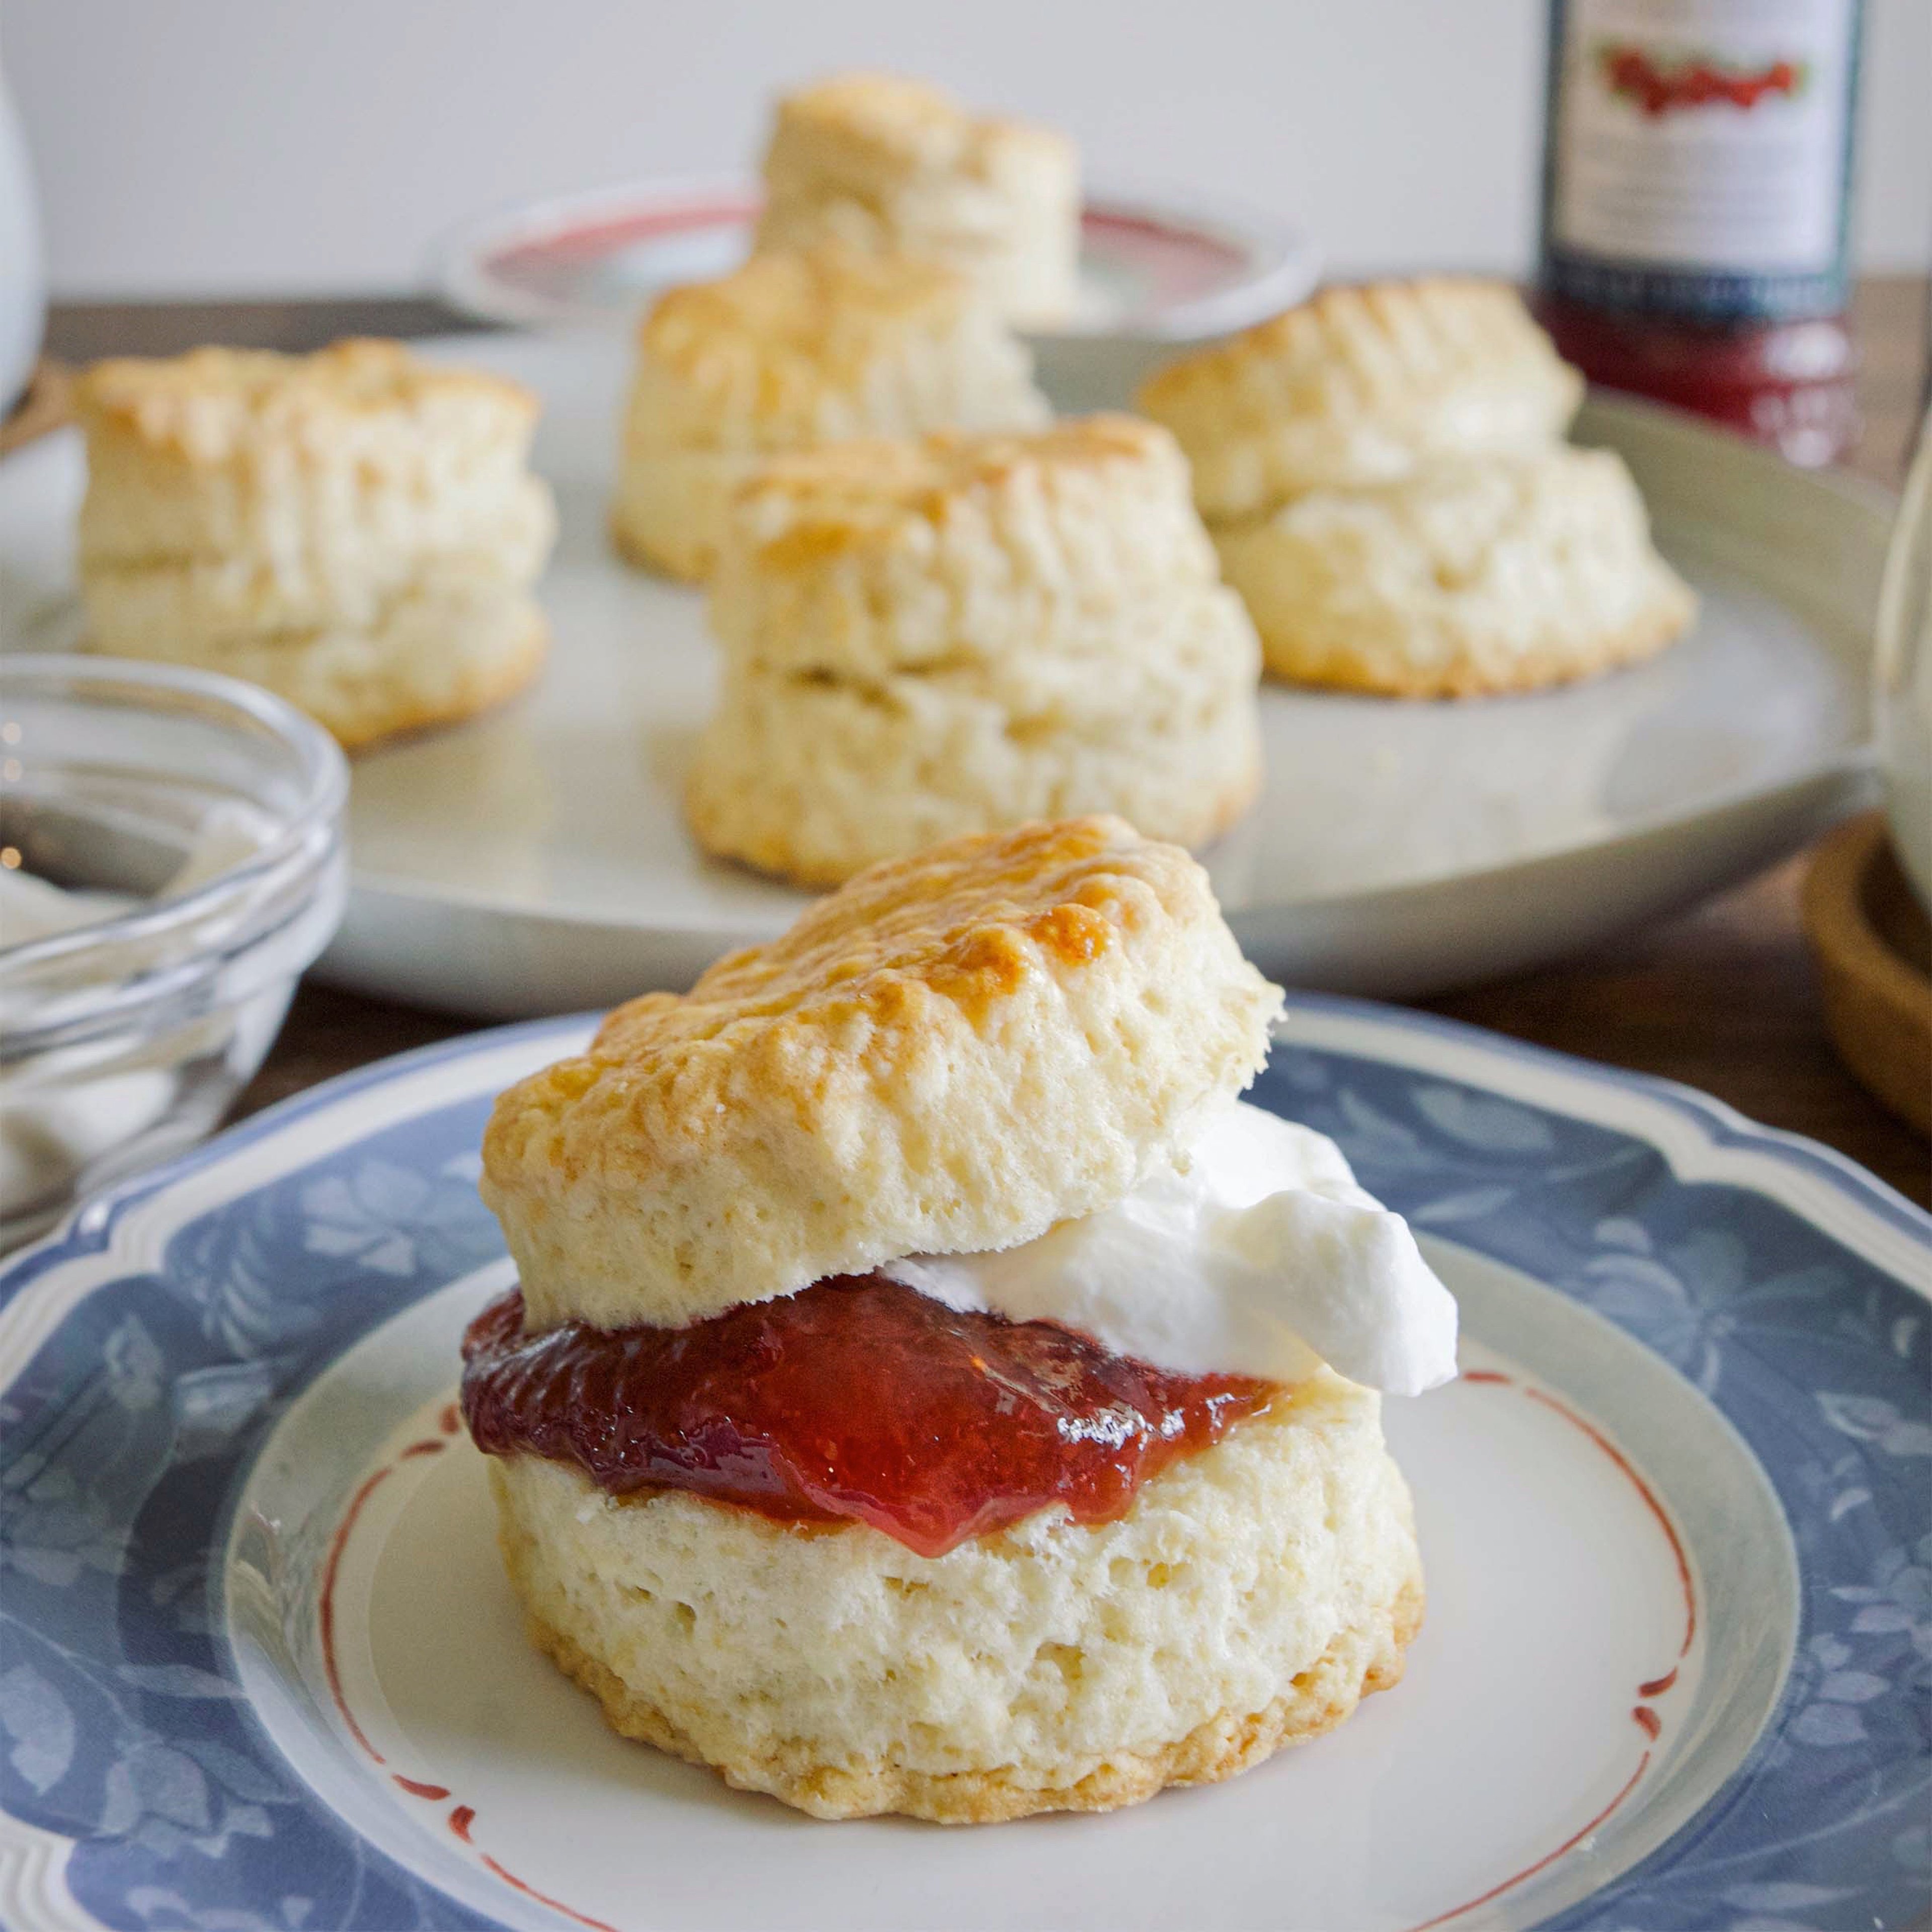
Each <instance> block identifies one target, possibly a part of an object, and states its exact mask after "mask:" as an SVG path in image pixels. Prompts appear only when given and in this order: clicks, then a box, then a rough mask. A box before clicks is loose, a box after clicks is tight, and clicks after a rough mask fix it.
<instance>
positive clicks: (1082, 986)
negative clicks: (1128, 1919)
mask: <svg viewBox="0 0 1932 1932" xmlns="http://www.w3.org/2000/svg"><path fill="white" fill-rule="evenodd" d="M1279 1000H1280V995H1279V994H1278V993H1277V991H1276V989H1274V988H1272V987H1271V986H1268V985H1267V983H1266V982H1265V981H1264V980H1262V979H1261V978H1260V976H1259V975H1258V974H1255V973H1254V972H1253V969H1252V968H1250V967H1248V966H1247V964H1246V962H1244V961H1243V960H1242V959H1241V956H1240V954H1239V952H1238V949H1237V948H1236V947H1235V945H1234V942H1233V941H1232V936H1231V935H1229V934H1228V932H1227V929H1226V925H1225V923H1224V922H1223V920H1222V919H1221V917H1220V912H1219V909H1218V907H1216V906H1215V904H1214V900H1213V898H1212V895H1211V892H1209V890H1208V886H1207V884H1206V882H1205V877H1203V876H1202V874H1200V871H1199V868H1198V867H1197V866H1196V865H1194V864H1193V861H1192V860H1190V859H1188V858H1187V856H1186V855H1185V854H1184V853H1181V852H1180V851H1178V850H1176V849H1175V848H1172V847H1162V846H1160V845H1157V844H1151V843H1150V842H1149V841H1145V840H1143V839H1142V838H1139V836H1138V835H1136V834H1135V833H1133V832H1132V831H1131V830H1130V829H1128V828H1127V826H1124V825H1123V824H1121V823H1119V822H1118V820H1104V819H1102V820H1075V821H1069V822H1063V823H1055V824H1043V825H1037V826H1027V827H1023V828H1022V829H1019V831H1017V832H1009V833H1004V834H999V835H986V836H982V837H977V838H965V839H960V840H957V841H953V842H952V843H951V844H948V845H947V846H944V847H938V848H935V850H932V851H931V852H929V853H926V854H924V855H922V856H920V857H919V858H918V859H913V860H906V861H897V862H892V863H889V864H887V865H880V866H877V867H875V868H872V870H871V871H868V872H867V873H865V874H862V875H861V876H860V877H859V878H857V879H856V880H853V882H852V883H850V885H849V886H847V887H845V888H844V889H842V890H841V892H838V893H835V894H834V895H832V896H831V897H830V898H828V899H826V900H825V901H821V902H820V904H818V905H817V906H815V907H813V908H812V909H811V910H809V911H808V913H806V914H805V916H803V917H802V919H801V920H800V921H799V924H798V925H797V926H795V927H794V928H793V930H792V932H790V933H789V934H787V935H785V936H784V938H781V939H779V940H778V941H774V942H772V944H769V945H768V946H766V947H759V948H754V949H751V950H748V951H747V952H745V953H739V954H736V955H733V956H730V958H728V959H725V960H723V961H721V962H719V963H718V965H717V966H715V967H714V968H712V969H711V971H709V973H707V974H706V975H704V976H703V978H701V979H700V980H699V981H698V983H697V985H696V986H694V988H693V989H692V990H691V992H690V993H689V994H688V995H685V996H683V997H682V998H676V997H673V996H670V995H649V996H647V997H646V998H645V999H643V1000H641V1001H636V1002H634V1003H633V1004H632V1005H631V1006H630V1007H626V1008H623V1009H620V1010H619V1012H618V1013H616V1014H613V1016H611V1018H610V1020H608V1021H607V1022H606V1023H605V1025H604V1028H603V1029H602V1030H601V1032H600V1033H599V1034H598V1037H597V1038H596V1040H595V1041H594V1042H593V1043H592V1046H591V1048H590V1049H589V1052H587V1053H586V1054H585V1055H582V1056H580V1057H578V1058H575V1059H573V1060H571V1061H565V1062H563V1063H561V1064H559V1066H558V1067H553V1068H551V1069H550V1070H547V1071H546V1072H545V1073H542V1074H539V1075H538V1076H535V1077H534V1078H533V1079H532V1080H530V1081H526V1082H523V1083H522V1085H520V1086H519V1087H517V1088H512V1089H511V1091H509V1093H508V1094H505V1096H504V1097H502V1100H500V1101H499V1103H498V1107H497V1110H496V1116H495V1118H494V1119H493V1122H492V1124H491V1127H490V1131H489V1134H488V1136H487V1138H486V1143H485V1178H484V1193H485V1196H486V1198H487V1199H489V1200H490V1204H491V1205H492V1206H493V1208H496V1211H497V1212H498V1213H499V1216H501V1217H502V1219H503V1220H504V1225H505V1230H506V1232H508V1234H509V1236H510V1239H511V1247H512V1251H513V1253H515V1254H516V1255H517V1259H518V1261H519V1262H520V1264H521V1265H523V1268H524V1274H523V1286H522V1288H521V1289H520V1291H518V1292H513V1293H512V1294H511V1295H507V1296H505V1297H503V1298H501V1299H499V1301H497V1302H496V1303H494V1304H492V1305H491V1306H490V1307H488V1308H487V1309H486V1310H484V1311H483V1312H482V1313H481V1315H480V1316H478V1318H477V1319H476V1320H475V1322H474V1323H473V1324H472V1327H471V1329H470V1331H469V1334H468V1336H467V1337H466V1341H465V1345H464V1355H465V1369H464V1376H463V1412H464V1415H465V1418H466V1421H467V1422H468V1424H469V1430H470V1432H471V1434H472V1437H473V1438H474V1439H475V1441H476V1442H477V1444H478V1446H479V1447H480V1448H482V1449H483V1450H484V1452H485V1453H486V1454H487V1455H488V1456H489V1457H490V1458H491V1474H492V1484H493V1489H494V1491H495V1494H496V1501H497V1505H498V1508H499V1522H500V1533H501V1540H502V1547H503V1551H504V1555H505V1562H506V1564H507V1566H508V1571H509V1574H510V1577H511V1582H512V1584H513V1586H514V1588H515V1589H516V1591H517V1594H518V1595H519V1597H520V1599H521V1601H522V1603H523V1607H524V1610H525V1613H526V1620H527V1624H528V1628H529V1634H530V1636H531V1638H532V1641H533V1642H534V1643H535V1644H536V1646H538V1648H539V1649H541V1650H543V1651H544V1652H545V1653H546V1654H547V1655H550V1657H552V1658H553V1659H554V1660H555V1661H556V1663H557V1664H558V1665H559V1667H560V1668H562V1670H564V1671H565V1673H567V1674H568V1675H569V1676H571V1677H572V1678H573V1679H575V1680H576V1681H577V1682H578V1683H580V1685H583V1687H584V1688H586V1689H587V1690H589V1691H591V1692H592V1694H593V1695H595V1697H597V1698H598V1700H599V1701H600V1703H601V1705H602V1706H603V1708H604V1712H605V1714H606V1715H607V1718H608V1719H609V1720H610V1723H611V1724H612V1725H613V1727H615V1728H616V1730H619V1732H621V1733H623V1734H625V1735H626V1736H631V1737H634V1738H637V1739H641V1740H643V1741H644V1742H649V1743H651V1744H653V1745H657V1746H658V1748H661V1749H664V1750H666V1751H671V1752H673V1753H676V1754H679V1755H680V1756H682V1757H685V1758H687V1759H689V1760H691V1761H693V1762H695V1763H702V1764H706V1765H708V1766H711V1767H712V1768H713V1769H715V1770H717V1771H718V1772H719V1773H720V1774H721V1775H722V1776H723V1777H724V1779H725V1780H726V1781H727V1782H728V1783H730V1784H733V1785H734V1786H737V1787H741V1788H743V1789H745V1790H754V1791H760V1792H765V1793H770V1794H772V1796H776V1797H778V1798H779V1799H782V1800H784V1802H787V1804H790V1805H793V1806H796V1807H797V1808H799V1809H802V1810H803V1811H807V1812H809V1813H811V1814H814V1815H817V1816H819V1817H834V1818H836V1817H862V1816H869V1815H874V1814H880V1813H888V1812H896V1813H901V1814H908V1815H911V1816H915V1817H923V1818H927V1819H931V1820H938V1821H940V1822H944V1823H976V1822H989V1821H992V1820H1000V1819H1005V1818H1011V1817H1021V1816H1024V1815H1025V1814H1028V1813H1031V1812H1036V1811H1054V1810H1094V1811H1099V1810H1109V1809H1112V1808H1115V1807H1118V1806H1119V1805H1126V1804H1130V1803H1134V1802H1139V1801H1140V1800H1142V1799H1145V1798H1148V1797H1150V1796H1153V1795H1154V1793H1156V1792H1157V1791H1158V1790H1160V1789H1162V1788H1163V1787H1164V1786H1166V1785H1167V1784H1191V1783H1202V1782H1207V1781H1213V1780H1215V1779H1218V1778H1225V1777H1227V1776H1230V1775H1233V1774H1234V1773H1235V1772H1238V1771H1240V1770H1242V1769H1246V1768H1247V1766H1250V1765H1251V1764H1253V1763H1256V1762H1259V1760H1261V1759H1262V1758H1263V1757H1266V1756H1267V1755H1268V1754H1270V1753H1271V1752H1272V1751H1274V1750H1276V1749H1277V1748H1280V1746H1282V1745H1285V1744H1287V1743H1290V1742H1297V1741H1299V1740H1301V1739H1305V1738H1308V1737H1312V1736H1316V1735H1319V1733H1322V1732H1323V1731H1325V1730H1328V1729H1330V1728H1332V1727H1333V1726H1334V1725H1335V1724H1338V1723H1340V1721H1342V1720H1343V1719H1344V1718H1346V1716H1347V1715H1349V1713H1350V1712H1351V1711H1352V1710H1353V1709H1354V1708H1355V1705H1356V1703H1358V1701H1359V1700H1360V1699H1361V1697H1363V1696H1364V1695H1365V1694H1367V1692H1369V1691H1373V1690H1378V1689H1381V1688H1386V1687H1387V1686H1388V1685H1391V1684H1393V1683H1394V1682H1396V1681H1397V1679H1398V1678H1399V1677H1400V1675H1401V1672H1402V1668H1403V1654H1404V1651H1405V1649H1406V1646H1407V1645H1408V1643H1409V1641H1410V1640H1411V1639H1412V1637H1413V1636H1414V1634H1415V1631H1416V1630H1417V1628H1418V1627H1419V1624H1420V1622H1421V1610H1422V1583H1421V1571H1420V1566H1419V1562H1418V1556H1417V1551H1416V1544H1415V1532H1414V1527H1413V1523H1412V1514H1411V1508H1410V1503H1409V1496H1408V1492H1407V1490H1406V1487H1405V1486H1404V1484H1403V1481H1402V1478H1401V1477H1400V1474H1399V1473H1398V1472H1397V1470H1396V1469H1395V1466H1394V1463H1393V1462H1392V1461H1391V1460H1390V1458H1389V1457H1388V1452H1387V1450H1386V1448H1385V1446H1384V1445H1383V1442H1382V1433H1381V1426H1380V1406H1379V1397H1377V1396H1376V1394H1374V1393H1373V1391H1371V1390H1370V1389H1367V1388H1363V1387H1361V1386H1359V1385H1357V1384H1356V1383H1355V1382H1350V1381H1348V1380H1346V1379H1344V1378H1343V1376H1340V1375H1339V1374H1337V1373H1334V1372H1333V1371H1331V1370H1329V1369H1328V1368H1326V1367H1322V1365H1321V1364H1319V1362H1316V1361H1312V1360H1311V1362H1310V1369H1309V1372H1307V1373H1303V1374H1301V1375H1298V1376H1296V1377H1295V1378H1294V1379H1292V1380H1289V1381H1285V1382H1284V1381H1277V1380H1274V1379H1269V1378H1267V1377H1263V1376H1255V1375H1252V1374H1244V1373H1201V1372H1199V1371H1198V1370H1190V1371H1188V1372H1182V1371H1180V1370H1172V1369H1164V1368H1161V1367H1156V1366H1154V1365H1153V1364H1150V1363H1149V1362H1147V1361H1142V1360H1138V1359H1136V1358H1133V1357H1130V1356H1129V1355H1124V1354H1122V1353H1118V1352H1113V1351H1112V1350H1111V1349H1109V1347H1108V1346H1106V1345H1105V1344H1104V1343H1103V1342H1102V1341H1100V1340H1097V1339H1096V1338H1095V1337H1093V1336H1091V1335H1088V1334H1085V1333H1082V1332H1079V1331H1077V1330H1076V1328H1073V1327H1072V1326H1071V1325H1058V1324H1055V1323H1054V1322H1049V1321H1045V1320H1037V1319H1007V1316H1004V1315H1002V1314H1000V1313H994V1312H992V1310H990V1309H977V1308H962V1307H953V1306H949V1305H948V1304H947V1303H946V1302H945V1301H942V1300H941V1299H939V1298H937V1297H936V1296H935V1295H931V1294H928V1293H925V1292H921V1291H920V1290H919V1289H918V1288H917V1287H915V1286H910V1285H908V1282H907V1280H904V1279H894V1278H892V1277H893V1275H895V1274H904V1270H905V1268H906V1267H907V1265H908V1264H907V1262H906V1261H905V1259H904V1258H905V1257H907V1256H920V1255H926V1256H944V1255H947V1254H957V1255H965V1256H973V1255H975V1254H986V1253H992V1252H993V1251H996V1250H997V1251H1004V1250H1010V1249H1013V1248H1016V1247H1019V1246H1020V1245H1021V1244H1026V1243H1028V1242H1030V1241H1034V1240H1035V1239H1036V1238H1037V1237H1038V1236H1040V1235H1043V1234H1044V1233H1045V1232H1046V1230H1047V1229H1048V1228H1049V1227H1050V1226H1053V1225H1054V1224H1055V1223H1061V1222H1065V1221H1067V1220H1069V1219H1070V1218H1072V1217H1081V1216H1085V1215H1088V1214H1092V1213H1094V1211H1104V1210H1106V1209H1108V1208H1110V1207H1111V1206H1112V1204H1114V1203H1116V1202H1118V1201H1120V1200H1121V1198H1122V1197H1123V1196H1125V1195H1126V1194H1127V1193H1128V1192H1129V1191H1130V1190H1132V1189H1133V1188H1134V1187H1136V1184H1138V1183H1139V1181H1140V1180H1141V1178H1142V1175H1143V1174H1144V1173H1145V1172H1146V1171H1148V1169H1150V1168H1151V1167H1154V1166H1160V1163H1162V1162H1163V1160H1165V1159H1166V1158H1167V1157H1168V1155H1167V1153H1166V1151H1167V1150H1168V1149H1169V1148H1171V1147H1172V1145H1175V1143H1176V1142H1177V1139H1178V1138H1184V1136H1185V1134H1186V1133H1187V1130H1188V1123H1189V1122H1190V1121H1192V1120H1193V1119H1194V1118H1196V1117H1197V1116H1198V1115H1199V1114H1200V1112H1201V1111H1202V1109H1204V1108H1210V1107H1212V1106H1215V1105H1217V1104H1221V1103H1225V1102H1226V1101H1229V1100H1232V1096H1233V1095H1234V1094H1235V1093H1236V1092H1237V1091H1238V1090H1239V1088H1241V1087H1242V1086H1244V1085H1246V1084H1247V1081H1248V1080H1249V1079H1251V1078H1252V1077H1253V1073H1255V1072H1256V1070H1257V1069H1258V1067H1259V1064H1260V1061H1261V1060H1262V1057H1263V1056H1264V1055H1265V1050H1266V1046H1267V1039H1268V1028H1269V1026H1270V1024H1271V1021H1272V1020H1273V1019H1274V1016H1275V1013H1277V1010H1278V1007H1279ZM1136 1013H1140V1014H1144V1015H1151V1022H1150V1024H1148V1026H1147V1027H1146V1028H1145V1031H1144V1032H1141V1033H1136V1032H1135V1031H1134V1030H1133V1028H1132V1026H1131V1025H1130V1019H1131V1018H1132V1016H1133V1015H1135V1014H1136ZM882 1149H883V1150H884V1151H885V1152H884V1155H883V1158H882V1157H881V1150H882ZM1338 1158H1339V1157H1338ZM942 1177H943V1178H944V1182H945V1185H944V1187H941V1184H940V1180H941V1178H942ZM626 1216H628V1220H627V1221H625V1222H624V1223H623V1225H625V1226H628V1228H629V1229H631V1235H632V1238H631V1240H630V1241H629V1242H628V1244H626V1245H624V1246H622V1247H613V1245H612V1241H611V1230H612V1229H613V1228H614V1227H616V1226H619V1221H620V1220H621V1219H622V1217H626ZM606 1217H611V1218H608V1219H607V1218H606ZM827 1256H835V1259H831V1260H828V1259H826V1257H827ZM687 1271H689V1272H688V1273H687ZM623 1287H628V1291H629V1292H628V1295H621V1294H618V1293H616V1292H614V1291H616V1289H619V1288H623ZM573 1290H574V1292H573Z"/></svg>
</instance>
